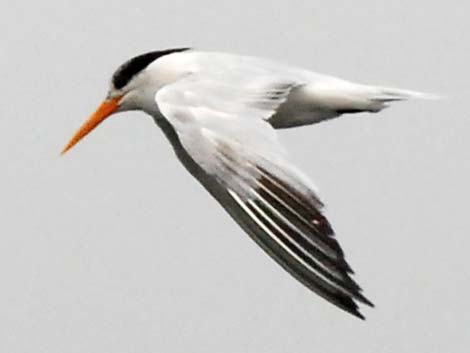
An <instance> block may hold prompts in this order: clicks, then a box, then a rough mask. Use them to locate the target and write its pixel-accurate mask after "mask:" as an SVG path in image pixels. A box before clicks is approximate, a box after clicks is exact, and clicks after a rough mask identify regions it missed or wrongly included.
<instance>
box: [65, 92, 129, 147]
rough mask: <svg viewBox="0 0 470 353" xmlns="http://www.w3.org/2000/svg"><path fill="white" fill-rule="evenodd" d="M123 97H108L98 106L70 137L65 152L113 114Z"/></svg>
mask: <svg viewBox="0 0 470 353" xmlns="http://www.w3.org/2000/svg"><path fill="white" fill-rule="evenodd" d="M121 98H122V97H116V98H112V99H107V100H105V101H104V102H103V103H101V105H100V106H99V107H98V109H97V110H96V111H95V112H94V113H93V114H92V115H91V116H90V117H89V118H88V120H87V121H85V122H84V123H83V125H82V126H81V127H80V129H78V131H77V132H76V133H75V135H73V137H72V138H71V139H70V141H69V143H68V144H67V146H65V148H64V149H63V150H62V153H61V154H64V153H65V152H67V151H68V150H69V149H71V148H72V147H73V146H74V145H75V144H76V143H77V142H78V141H80V140H81V139H82V138H84V137H85V136H86V135H88V134H89V133H90V132H91V131H92V130H93V129H94V128H95V127H97V126H98V125H99V124H100V123H101V122H102V121H103V120H104V119H106V118H107V117H108V116H110V115H111V114H113V113H114V112H115V111H116V110H117V109H118V107H119V101H120V100H121Z"/></svg>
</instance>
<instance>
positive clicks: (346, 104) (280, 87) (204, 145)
mask: <svg viewBox="0 0 470 353" xmlns="http://www.w3.org/2000/svg"><path fill="white" fill-rule="evenodd" d="M409 98H432V97H431V96H429V95H426V94H423V93H419V92H414V91H408V90H401V89H395V88H387V87H379V86H370V85H363V84H358V83H353V82H350V81H346V80H343V79H339V78H336V77H332V76H328V75H323V74H319V73H315V72H312V71H308V70H303V69H299V68H294V67H290V66H286V65H282V64H278V63H276V62H273V61H269V60H265V59H260V58H255V57H248V56H240V55H233V54H228V53H218V52H206V51H200V50H195V49H189V48H178V49H169V50H163V51H152V52H149V53H145V54H142V55H139V56H136V57H134V58H132V59H130V60H128V61H127V62H125V63H124V64H122V65H121V66H120V67H119V68H118V69H117V70H116V72H115V73H114V74H113V76H112V79H111V82H110V87H109V91H108V94H107V96H106V99H105V100H104V102H103V103H102V104H101V105H100V106H99V108H98V109H97V110H96V112H95V113H94V114H92V115H91V117H90V118H89V119H88V120H87V121H86V122H85V123H84V124H83V125H82V126H81V127H80V129H79V130H78V131H77V132H76V134H75V135H74V136H73V137H72V139H71V140H70V142H69V143H68V144H67V145H66V146H65V148H64V150H63V151H62V153H65V152H66V151H68V150H69V149H70V148H72V147H73V146H74V145H75V144H76V143H77V142H78V141H79V140H81V139H82V138H83V137H84V136H85V135H87V134H88V133H89V132H90V131H92V130H93V129H94V128H95V127H96V126H97V125H98V124H100V123H101V122H102V121H104V120H105V119H106V118H107V117H109V116H110V115H112V114H114V113H117V112H124V111H130V110H140V111H143V112H145V113H147V114H148V115H150V116H151V117H153V119H154V120H155V122H156V124H157V125H158V126H159V127H160V128H161V129H162V130H163V132H164V134H165V135H166V137H167V138H168V140H169V141H170V143H171V144H172V146H173V149H174V151H175V153H176V155H177V157H178V158H179V160H180V161H181V163H182V164H183V165H184V166H185V167H186V169H187V170H188V171H189V172H190V173H191V174H192V175H193V176H194V177H195V178H196V179H197V180H198V181H199V182H200V183H201V184H202V185H203V186H204V187H205V188H206V190H207V191H208V192H209V193H210V194H211V195H212V196H213V197H214V198H215V199H216V200H217V201H218V202H219V203H220V205H221V206H222V207H223V208H224V209H225V210H226V211H227V212H228V213H229V215H230V216H231V217H232V218H233V219H234V220H235V221H236V223H238V224H239V226H240V227H241V228H242V229H243V230H244V231H245V232H246V233H248V235H249V236H250V237H251V238H252V239H253V240H254V241H255V242H256V243H257V244H258V245H259V246H260V247H261V248H262V249H263V250H264V251H265V252H266V253H267V254H268V255H270V256H271V257H272V258H273V259H274V260H275V261H276V262H277V263H278V264H279V265H281V266H282V267H283V268H284V269H285V270H287V271H288V272H289V273H290V274H291V275H292V276H293V277H295V278H296V279H297V280H299V281H300V282H301V283H303V284H304V285H305V286H306V287H308V288H309V289H311V290H312V291H313V292H315V293H317V294H318V295H320V296H321V297H323V298H325V299H326V300H327V301H329V302H331V303H333V304H334V305H336V306H338V307H339V308H341V309H343V310H345V311H347V312H349V313H351V314H353V315H355V316H357V317H359V318H362V319H363V318H364V316H363V315H362V314H361V313H360V311H359V307H358V303H363V304H366V305H369V306H373V304H372V303H371V302H370V301H369V300H368V299H367V298H366V297H365V296H364V295H363V294H362V290H361V288H360V287H359V285H358V284H357V283H356V282H355V281H354V280H353V279H352V277H351V275H352V274H353V271H352V269H351V267H350V266H349V264H348V263H347V262H346V260H345V257H344V253H343V250H342V249H341V247H340V245H339V243H338V241H337V239H336V237H335V234H334V232H333V229H332V227H331V226H330V223H329V222H328V220H327V219H326V218H325V215H324V213H323V210H322V209H323V203H322V201H320V199H319V197H318V195H317V192H316V190H315V188H314V186H313V184H312V183H311V182H310V180H309V179H308V177H306V176H305V175H304V174H303V173H302V172H301V171H300V170H299V169H297V168H296V167H295V166H293V165H292V164H291V163H290V162H289V159H288V157H287V155H286V152H285V150H284V148H283V147H282V146H281V145H280V143H279V142H278V139H277V137H276V132H275V130H276V129H283V128H293V127H299V126H304V125H310V124H315V123H318V122H321V121H324V120H327V119H332V118H335V117H339V116H341V115H346V114H348V115H349V114H354V113H360V112H371V113H377V112H379V111H381V110H382V109H384V108H386V107H387V106H388V105H389V104H390V103H393V102H396V101H403V100H407V99H409Z"/></svg>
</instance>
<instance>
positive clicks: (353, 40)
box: [0, 0, 470, 353]
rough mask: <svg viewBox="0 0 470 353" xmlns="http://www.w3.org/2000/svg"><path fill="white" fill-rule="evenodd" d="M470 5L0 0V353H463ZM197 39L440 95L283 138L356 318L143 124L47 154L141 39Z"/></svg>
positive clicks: (135, 119)
mask: <svg viewBox="0 0 470 353" xmlns="http://www.w3.org/2000/svg"><path fill="white" fill-rule="evenodd" d="M468 10H469V5H468V2H466V1H463V0H460V1H453V2H445V3H444V2H429V1H406V2H404V1H373V0H367V1H361V2H353V1H328V2H322V3H321V4H320V3H318V2H314V1H274V2H273V1H267V0H265V1H258V2H253V1H233V2H230V3H229V2H214V1H208V0H206V1H191V2H190V1H187V0H186V1H182V0H173V1H171V2H166V1H131V2H129V1H120V2H118V1H101V2H97V1H89V0H84V1H64V0H61V1H58V0H51V1H42V2H32V1H29V2H24V1H23V2H6V1H3V2H2V3H1V4H0V23H1V29H2V30H1V31H0V33H1V34H0V43H1V44H0V45H1V48H2V51H1V52H2V55H1V56H0V67H1V69H0V75H1V86H2V104H1V105H0V136H1V146H2V148H1V149H0V163H1V165H2V166H3V169H2V173H1V174H0V195H1V196H2V197H1V201H0V214H1V216H2V222H1V223H0V234H1V235H0V281H1V286H0V318H1V319H0V351H1V352H9V353H17V352H25V353H26V352H44V353H56V352H57V353H59V352H60V353H63V352H76V353H83V352H87V353H95V352H96V353H103V352H113V353H120V352H123V353H124V352H133V353H134V352H136V353H140V352H166V353H172V352H175V353H177V352H178V353H179V352H196V353H197V352H205V353H212V352H214V353H215V352H217V353H220V352H224V353H225V352H226V353H239V352H243V353H268V352H269V353H284V352H290V351H294V352H318V353H320V352H321V353H330V352H332V353H333V352H346V351H348V352H361V353H367V352H374V353H376V352H394V353H396V352H439V353H441V352H456V353H458V352H467V351H468V345H469V344H470V335H469V324H470V303H469V300H468V298H470V284H469V278H470V266H469V264H468V253H469V250H470V238H469V231H470V225H469V220H468V200H469V186H468V181H469V180H470V165H469V163H470V162H469V161H470V158H469V157H470V156H469V147H470V143H469V132H470V122H469V118H468V107H467V105H468V101H469V95H470V88H469V69H468V60H469V49H470V48H469V41H468V33H469V31H470V22H469V21H468V16H467V15H468ZM181 45H189V46H194V47H199V48H204V49H213V50H223V51H230V52H238V53H244V54H250V55H257V56H263V57H268V58H273V59H276V60H278V61H281V62H284V63H288V64H293V65H298V66H301V67H305V68H308V69H312V70H316V71H320V72H324V73H330V74H334V75H337V76H340V77H343V78H346V79H350V80H356V81H360V82H364V83H380V84H383V85H391V86H398V87H403V88H410V89H417V90H424V91H432V92H436V93H440V94H442V95H445V96H446V99H445V100H442V101H437V102H435V101H415V102H409V103H406V104H400V105H397V106H394V107H393V108H391V109H389V110H387V111H384V112H383V113H381V114H380V115H366V114H364V115H359V116H351V117H348V118H342V119H339V120H335V121H331V122H328V123H323V124H320V125H317V126H310V127H306V128H302V129H293V130H289V131H281V139H282V140H283V143H284V144H285V145H286V146H287V147H288V149H289V150H290V152H291V155H292V159H293V160H294V161H295V162H296V163H297V164H298V165H299V166H302V169H303V170H304V171H305V172H306V173H307V174H308V175H310V176H311V177H312V178H313V179H314V180H315V182H316V184H317V185H318V186H319V188H320V192H321V193H320V194H321V196H322V198H323V200H324V201H325V202H326V203H327V205H328V210H327V212H328V216H329V218H330V220H331V222H332V223H333V225H334V227H335V229H336V232H337V233H338V237H339V240H340V242H341V244H342V245H343V247H344V249H345V251H346V254H347V259H348V260H349V262H350V263H351V265H352V266H353V268H354V269H355V271H356V274H357V275H356V277H355V278H356V279H357V280H358V281H359V283H360V284H361V286H362V287H363V288H364V290H365V293H366V295H367V296H368V297H369V298H371V299H372V301H373V302H374V303H375V304H376V305H377V308H375V309H367V308H364V310H363V312H364V314H365V315H366V316H367V321H365V322H361V321H360V320H357V319H355V318H353V317H351V316H350V315H347V314H345V313H344V312H342V311H340V310H339V309H337V308H335V307H333V306H332V305H330V304H328V303H326V302H325V301H323V300H321V299H320V298H318V297H317V296H315V295H314V294H312V293H311V292H309V291H308V290H307V289H305V288H304V287H303V286H302V285H300V284H299V283H297V282H296V281H295V280H294V279H292V278H291V277H290V276H289V275H288V274H287V273H286V272H284V271H283V270H282V269H281V268H280V267H279V266H278V265H276V264H275V263H274V261H272V260H271V259H270V258H268V256H266V255H265V254H264V253H263V252H262V250H260V249H259V248H258V247H257V246H256V245H255V244H254V243H253V242H252V241H251V240H250V239H249V238H248V237H247V236H246V235H245V234H244V233H243V232H242V231H241V230H240V229H239V228H238V227H237V226H236V225H235V223H234V222H233V221H232V220H231V219H230V218H229V217H228V215H226V214H225V212H224V211H223V210H222V209H220V208H219V206H218V205H217V204H216V202H215V201H214V200H212V199H211V198H210V196H209V195H208V194H207V193H206V192H205V191H204V190H203V189H202V188H201V187H200V186H199V185H198V184H197V182H196V181H194V180H193V179H192V177H191V176H190V175H189V174H188V173H187V172H186V171H185V170H184V169H183V168H182V167H181V166H180V165H179V162H177V160H176V158H175V157H174V155H173V152H172V150H171V148H170V145H169V144H168V142H167V141H166V140H165V138H164V136H163V134H162V133H161V132H160V131H159V130H158V128H157V127H156V126H155V124H154V123H153V122H152V120H151V118H149V117H146V116H144V115H143V114H141V113H128V114H125V115H124V114H123V115H118V116H116V117H115V118H110V119H109V120H108V121H107V122H106V123H105V124H103V125H102V126H101V127H100V128H99V129H97V130H96V131H94V133H93V134H91V135H90V136H89V137H88V138H87V139H86V141H84V142H83V143H80V145H78V146H77V147H76V148H75V149H74V150H73V151H71V153H70V154H68V155H67V156H66V157H63V158H60V157H59V152H60V150H61V148H62V147H63V145H64V144H65V143H66V142H67V140H68V138H69V137H70V136H71V134H72V133H73V132H74V131H75V129H76V128H77V127H78V126H79V125H80V124H81V123H82V122H83V120H84V119H85V118H87V117H88V115H89V113H91V112H92V111H93V110H94V108H95V106H96V105H97V104H98V103H99V101H100V100H101V98H102V97H103V96H104V94H105V92H106V89H107V82H108V78H109V75H110V74H111V73H112V72H113V71H114V69H115V68H116V67H117V66H118V65H119V64H121V62H123V61H125V60H126V59H128V58H129V57H131V56H134V55H136V54H139V53H141V52H144V51H148V50H153V49H161V48H166V47H174V46H181Z"/></svg>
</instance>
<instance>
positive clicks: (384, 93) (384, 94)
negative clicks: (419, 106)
mask: <svg viewBox="0 0 470 353" xmlns="http://www.w3.org/2000/svg"><path fill="white" fill-rule="evenodd" d="M370 99H371V100H373V101H378V102H383V103H387V102H395V101H404V100H409V99H440V97H439V96H438V95H435V94H431V93H423V92H417V91H411V90H406V89H399V88H390V87H371V95H370Z"/></svg>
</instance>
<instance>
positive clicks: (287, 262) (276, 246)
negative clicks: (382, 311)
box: [206, 167, 374, 320]
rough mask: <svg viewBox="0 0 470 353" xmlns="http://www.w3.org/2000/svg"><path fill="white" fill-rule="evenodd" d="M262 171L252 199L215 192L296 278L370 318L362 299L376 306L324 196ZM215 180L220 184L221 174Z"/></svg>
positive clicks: (227, 208) (229, 210)
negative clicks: (357, 276)
mask: <svg viewBox="0 0 470 353" xmlns="http://www.w3.org/2000/svg"><path fill="white" fill-rule="evenodd" d="M258 170H259V172H260V173H262V177H261V178H259V179H258V182H257V185H256V187H255V188H254V189H253V190H252V194H253V195H255V197H254V198H251V199H246V198H245V197H244V196H243V195H239V194H237V193H236V192H235V191H233V190H230V189H228V190H225V191H226V195H224V196H223V197H221V193H220V190H219V192H217V193H212V192H211V194H213V196H215V197H216V199H218V201H219V202H220V203H221V204H222V206H223V207H224V208H225V209H226V210H227V211H228V212H229V214H230V215H231V216H232V218H233V219H234V220H235V221H236V222H237V223H238V224H239V225H240V226H241V227H242V228H243V229H244V230H245V232H247V233H248V234H249V235H250V237H251V238H252V239H253V240H254V241H255V242H256V243H257V244H258V245H259V246H260V247H261V248H262V249H263V250H264V251H265V252H266V253H267V254H268V255H270V256H271V257H272V258H273V259H274V260H275V261H276V262H277V263H278V264H280V265H281V266H282V267H283V268H284V269H285V270H287V271H288V272H289V273H290V274H291V275H292V276H293V277H294V278H296V279H297V280H298V281H300V282H301V283H302V284H304V285H305V286H306V287H307V288H309V289H310V290H312V291H313V292H315V293H316V294H318V295H320V296H321V297H323V298H324V299H326V300H327V301H329V302H330V303H332V304H334V305H336V306H337V307H339V308H341V309H342V310H344V311H346V312H348V313H350V314H352V315H354V316H356V317H358V318H360V319H363V320H364V319H365V317H364V316H363V315H362V314H361V313H360V311H359V306H358V304H357V303H356V301H357V302H359V303H363V304H365V305H368V306H371V307H373V306H374V305H373V304H372V302H371V301H369V300H368V299H367V298H366V297H365V296H364V295H363V294H362V289H361V288H360V287H359V285H358V284H357V283H356V282H355V281H354V280H353V279H352V278H351V277H350V274H352V273H353V271H352V269H351V267H350V266H349V264H348V263H347V262H346V260H345V258H344V253H343V251H342V249H341V247H340V245H339V243H338V242H337V240H336V239H335V237H334V232H333V230H332V228H331V226H330V224H329V222H328V220H327V219H326V218H325V216H324V215H323V214H322V212H321V208H322V206H323V205H322V203H321V202H320V200H319V199H318V197H316V196H315V195H314V194H313V192H312V193H309V194H308V195H305V194H302V193H300V192H299V190H298V189H297V188H295V187H291V186H290V185H289V184H287V183H286V182H284V181H283V180H281V179H280V178H279V177H277V176H275V175H273V174H271V173H269V172H268V171H267V170H265V169H263V168H260V167H259V168H258ZM212 182H213V183H218V182H217V181H216V180H215V179H213V180H212ZM219 186H221V185H220V184H219ZM206 187H207V185H206ZM209 191H210V190H209ZM215 194H217V195H215Z"/></svg>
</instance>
